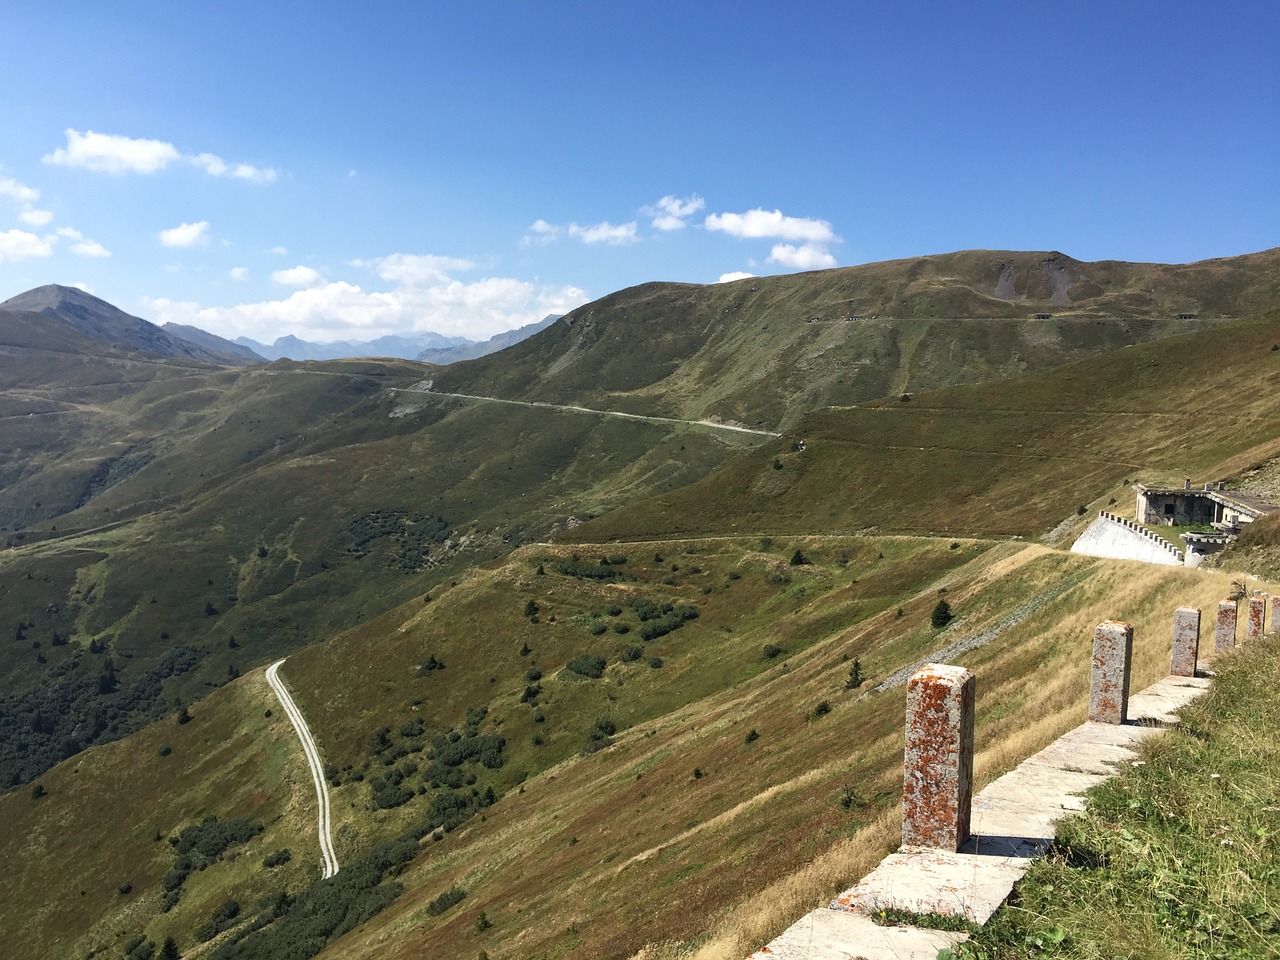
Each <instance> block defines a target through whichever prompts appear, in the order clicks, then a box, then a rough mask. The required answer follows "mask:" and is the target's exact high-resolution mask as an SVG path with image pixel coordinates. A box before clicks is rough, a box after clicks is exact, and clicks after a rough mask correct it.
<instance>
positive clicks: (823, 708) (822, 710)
mask: <svg viewBox="0 0 1280 960" xmlns="http://www.w3.org/2000/svg"><path fill="white" fill-rule="evenodd" d="M830 712H831V704H830V703H828V702H827V701H826V700H822V701H820V702H819V703H818V705H817V706H816V707H814V708H813V718H814V719H815V720H816V719H818V717H825V716H826V715H827V714H828V713H830Z"/></svg>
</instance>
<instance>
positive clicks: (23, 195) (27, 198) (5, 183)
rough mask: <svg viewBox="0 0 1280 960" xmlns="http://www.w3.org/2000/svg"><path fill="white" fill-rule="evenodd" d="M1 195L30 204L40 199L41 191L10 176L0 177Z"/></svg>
mask: <svg viewBox="0 0 1280 960" xmlns="http://www.w3.org/2000/svg"><path fill="white" fill-rule="evenodd" d="M0 196H3V197H9V198H10V199H12V200H16V201H18V203H21V204H26V205H30V204H33V203H35V202H36V201H37V200H39V199H40V191H39V190H37V189H35V187H28V186H27V185H26V184H24V183H19V182H18V181H17V180H13V179H11V178H9V177H4V178H0Z"/></svg>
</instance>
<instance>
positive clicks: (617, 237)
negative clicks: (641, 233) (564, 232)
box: [569, 220, 639, 247]
mask: <svg viewBox="0 0 1280 960" xmlns="http://www.w3.org/2000/svg"><path fill="white" fill-rule="evenodd" d="M569 236H571V237H573V238H574V239H576V240H581V241H582V242H583V243H586V244H597V243H605V244H608V245H610V246H614V247H619V246H624V245H626V244H628V243H635V242H636V241H637V240H638V239H639V237H637V236H636V224H635V221H632V222H631V223H620V224H617V225H616V226H615V225H614V224H612V223H610V222H609V221H607V220H605V221H604V222H602V223H596V224H592V225H591V226H589V227H584V226H581V225H579V224H576V223H571V224H569Z"/></svg>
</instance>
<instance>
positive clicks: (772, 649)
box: [761, 643, 787, 660]
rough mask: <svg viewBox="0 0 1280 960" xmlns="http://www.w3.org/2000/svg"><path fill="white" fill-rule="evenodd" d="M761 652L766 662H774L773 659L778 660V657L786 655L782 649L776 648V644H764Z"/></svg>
mask: <svg viewBox="0 0 1280 960" xmlns="http://www.w3.org/2000/svg"><path fill="white" fill-rule="evenodd" d="M761 652H762V653H763V654H764V658H765V659H766V660H774V659H776V658H778V657H780V656H782V654H784V653H786V652H787V651H785V650H783V649H782V648H781V647H780V646H778V645H777V644H774V643H766V644H765V645H764V650H762V651H761Z"/></svg>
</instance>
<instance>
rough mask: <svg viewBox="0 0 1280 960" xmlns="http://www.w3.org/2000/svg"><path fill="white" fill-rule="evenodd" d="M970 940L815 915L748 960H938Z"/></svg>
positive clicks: (855, 917) (852, 917)
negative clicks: (945, 951) (947, 949)
mask: <svg viewBox="0 0 1280 960" xmlns="http://www.w3.org/2000/svg"><path fill="white" fill-rule="evenodd" d="M968 939H969V935H968V934H967V933H956V932H953V931H949V930H922V929H920V928H918V927H882V926H880V925H879V924H877V923H875V922H874V921H873V920H871V919H870V918H869V917H865V916H863V915H861V914H858V913H848V912H845V911H843V910H827V909H825V908H824V909H819V910H814V911H813V912H812V913H810V914H808V915H807V916H805V917H802V918H801V919H800V920H799V921H797V922H796V923H794V924H792V925H791V926H790V927H789V928H788V929H787V931H786V933H784V934H783V935H782V936H780V937H778V939H776V940H774V941H773V942H772V943H770V944H769V945H768V946H767V947H762V948H761V949H759V950H757V951H756V952H755V953H753V954H751V956H750V958H748V960H854V958H858V957H864V958H876V960H880V958H884V960H935V958H936V957H937V956H938V951H939V950H941V949H942V948H943V947H952V946H955V945H956V944H957V943H962V942H964V941H965V940H968Z"/></svg>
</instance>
